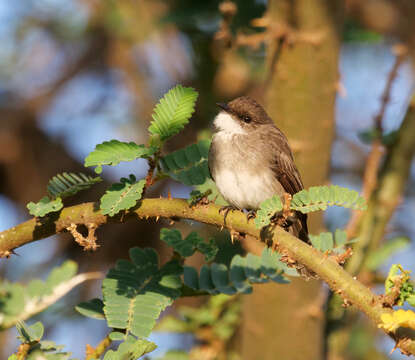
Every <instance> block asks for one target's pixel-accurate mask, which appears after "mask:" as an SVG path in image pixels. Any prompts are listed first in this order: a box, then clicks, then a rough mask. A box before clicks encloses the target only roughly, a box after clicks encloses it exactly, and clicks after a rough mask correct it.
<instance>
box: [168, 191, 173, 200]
mask: <svg viewBox="0 0 415 360" xmlns="http://www.w3.org/2000/svg"><path fill="white" fill-rule="evenodd" d="M167 199H169V200H171V199H172V197H171V191H170V189H169V190H168V192H167Z"/></svg>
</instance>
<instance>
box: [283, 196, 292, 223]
mask: <svg viewBox="0 0 415 360" xmlns="http://www.w3.org/2000/svg"><path fill="white" fill-rule="evenodd" d="M291 200H292V196H291V195H290V194H288V193H284V205H283V207H282V216H283V217H284V218H285V219H287V218H289V217H290V216H292V214H293V212H292V210H291V209H290V207H291Z"/></svg>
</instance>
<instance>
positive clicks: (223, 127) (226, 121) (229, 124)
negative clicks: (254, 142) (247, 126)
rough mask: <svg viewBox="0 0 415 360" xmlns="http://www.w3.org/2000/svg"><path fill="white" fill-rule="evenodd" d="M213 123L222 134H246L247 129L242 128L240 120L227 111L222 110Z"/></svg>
mask: <svg viewBox="0 0 415 360" xmlns="http://www.w3.org/2000/svg"><path fill="white" fill-rule="evenodd" d="M213 124H214V125H215V126H216V128H217V129H218V133H219V134H221V135H222V136H232V135H237V134H238V135H245V134H246V131H245V130H244V129H243V128H242V126H241V125H240V124H239V123H238V121H236V120H235V119H234V118H233V117H232V115H230V114H228V113H227V112H225V111H221V112H220V113H219V114H218V115H216V117H215V120H214V121H213Z"/></svg>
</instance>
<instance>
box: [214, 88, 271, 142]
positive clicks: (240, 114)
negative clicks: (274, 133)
mask: <svg viewBox="0 0 415 360" xmlns="http://www.w3.org/2000/svg"><path fill="white" fill-rule="evenodd" d="M217 105H218V106H219V107H220V108H221V111H220V112H219V114H218V115H217V116H216V118H215V121H214V125H215V127H216V128H217V129H218V130H219V131H225V132H228V133H232V134H246V133H247V132H248V131H249V130H253V129H256V128H257V127H258V126H261V125H264V124H272V120H271V118H270V117H269V116H268V114H267V113H266V112H265V110H264V109H263V107H262V106H261V105H259V104H258V103H257V102H256V101H255V100H254V99H251V98H250V97H248V96H241V97H238V98H236V99H234V100H232V101H230V102H228V103H227V104H225V103H217Z"/></svg>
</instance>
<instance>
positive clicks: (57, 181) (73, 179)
mask: <svg viewBox="0 0 415 360" xmlns="http://www.w3.org/2000/svg"><path fill="white" fill-rule="evenodd" d="M100 181H102V179H101V178H100V177H99V176H97V177H93V176H89V175H86V174H83V173H78V174H75V173H66V172H64V173H62V174H58V175H56V176H54V177H53V178H52V179H51V180H49V184H48V187H47V190H48V193H49V195H50V196H51V197H52V198H57V197H60V198H62V199H63V198H65V197H68V196H72V195H75V194H76V193H78V192H79V191H81V190H85V189H88V188H89V187H91V186H92V185H94V184H96V183H98V182H100Z"/></svg>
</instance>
